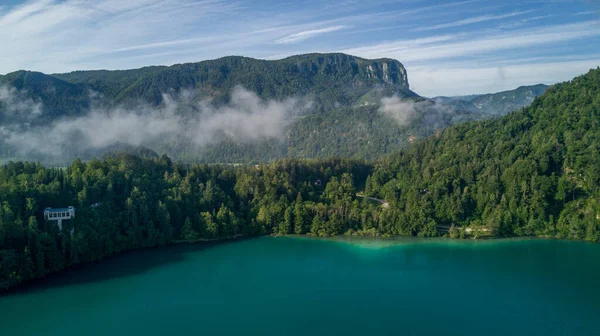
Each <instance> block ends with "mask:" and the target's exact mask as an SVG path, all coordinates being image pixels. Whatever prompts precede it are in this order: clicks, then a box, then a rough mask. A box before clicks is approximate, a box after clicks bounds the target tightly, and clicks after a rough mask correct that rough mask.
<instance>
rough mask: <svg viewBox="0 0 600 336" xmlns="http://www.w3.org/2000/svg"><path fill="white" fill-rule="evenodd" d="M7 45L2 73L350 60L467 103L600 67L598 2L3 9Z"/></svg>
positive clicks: (266, 1) (2, 38) (193, 1)
mask: <svg viewBox="0 0 600 336" xmlns="http://www.w3.org/2000/svg"><path fill="white" fill-rule="evenodd" d="M0 46H1V48H2V52H0V73H8V72H12V71H15V70H19V69H27V70H37V71H43V72H46V73H55V72H67V71H72V70H78V69H127V68H136V67H142V66H146V65H159V64H161V65H170V64H175V63H183V62H196V61H201V60H206V59H213V58H218V57H222V56H227V55H243V56H249V57H255V58H264V59H279V58H283V57H286V56H290V55H294V54H300V53H309V52H345V53H349V54H353V55H357V56H362V57H367V58H380V57H389V58H395V59H397V60H399V61H400V62H402V63H403V64H404V65H405V67H406V68H407V70H408V79H409V82H410V84H411V88H412V89H413V90H414V91H416V92H417V93H419V94H421V95H425V96H435V95H459V94H470V93H484V92H495V91H500V90H505V89H512V88H515V87H517V86H519V85H526V84H536V83H540V82H542V83H548V84H551V83H555V82H558V81H563V80H568V79H570V78H572V77H574V76H576V75H578V74H581V73H584V72H586V71H587V70H588V69H590V68H595V67H597V66H600V1H598V0H581V1H578V0H520V1H515V0H502V1H497V0H466V1H464V0H463V1H460V0H455V1H431V0H397V1H394V0H371V1H357V0H333V1H317V0H307V1H286V0H282V1H275V0H258V1H236V0H230V1H225V0H130V1H126V0H105V1H99V0H31V1H16V0H8V1H7V0H0Z"/></svg>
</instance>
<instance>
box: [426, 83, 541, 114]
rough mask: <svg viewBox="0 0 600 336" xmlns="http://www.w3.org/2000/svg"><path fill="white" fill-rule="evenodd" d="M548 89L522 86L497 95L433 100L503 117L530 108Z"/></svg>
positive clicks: (436, 98) (538, 85) (537, 86)
mask: <svg viewBox="0 0 600 336" xmlns="http://www.w3.org/2000/svg"><path fill="white" fill-rule="evenodd" d="M547 89H548V85H544V84H537V85H531V86H520V87H518V88H516V89H514V90H508V91H502V92H497V93H488V94H478V95H469V96H456V97H444V96H441V97H435V98H433V100H435V101H437V102H440V103H442V104H447V105H451V106H455V107H456V108H460V109H464V110H468V111H472V112H477V111H479V112H482V113H485V114H486V115H490V116H502V115H505V114H507V113H509V112H511V111H515V110H518V109H520V108H522V107H525V106H529V104H531V102H532V101H533V100H534V99H535V98H536V97H538V96H539V95H541V94H543V93H544V92H545V91H546V90H547Z"/></svg>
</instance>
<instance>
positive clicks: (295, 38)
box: [275, 26, 347, 43]
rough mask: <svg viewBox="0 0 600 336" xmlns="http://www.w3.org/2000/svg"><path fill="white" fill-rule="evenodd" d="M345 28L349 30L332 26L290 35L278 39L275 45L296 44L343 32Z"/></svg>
mask: <svg viewBox="0 0 600 336" xmlns="http://www.w3.org/2000/svg"><path fill="white" fill-rule="evenodd" d="M345 28H347V27H346V26H332V27H326V28H321V29H313V30H307V31H302V32H299V33H295V34H292V35H288V36H286V37H282V38H280V39H278V40H277V41H275V43H296V42H300V41H303V40H306V39H309V38H312V37H315V36H317V35H322V34H327V33H333V32H336V31H338V30H342V29H345Z"/></svg>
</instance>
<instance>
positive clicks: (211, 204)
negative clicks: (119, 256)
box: [0, 154, 381, 288]
mask: <svg viewBox="0 0 600 336" xmlns="http://www.w3.org/2000/svg"><path fill="white" fill-rule="evenodd" d="M371 172H372V166H371V165H369V164H367V163H365V162H361V161H347V160H325V161H295V160H283V161H278V162H276V163H272V164H269V165H265V164H263V165H257V166H245V167H233V166H217V165H192V166H189V165H177V164H173V163H172V162H171V160H170V159H169V158H167V157H166V156H162V157H160V158H142V157H138V156H133V155H129V154H119V155H115V156H111V157H108V158H107V159H106V160H104V161H99V160H92V161H89V162H87V163H83V162H82V161H80V160H76V161H75V162H73V163H72V164H71V165H70V166H69V167H67V168H65V169H59V168H50V169H49V168H44V167H43V166H41V165H39V164H33V163H27V162H25V163H23V162H17V163H12V162H11V163H9V164H7V165H5V166H3V167H2V168H0V199H1V200H2V203H1V204H0V287H1V288H7V287H10V286H12V285H15V284H17V283H20V282H23V281H27V280H31V279H35V278H42V277H44V276H45V275H46V274H48V273H52V272H55V271H58V270H61V269H64V268H65V267H68V266H70V265H75V264H78V263H82V262H88V261H92V260H97V259H100V258H103V257H105V256H108V255H112V254H114V253H117V252H120V251H125V250H130V249H135V248H141V247H150V246H156V245H162V244H168V243H172V242H178V241H197V240H199V239H219V238H227V237H236V236H238V235H264V234H271V233H275V234H291V233H296V234H305V233H311V234H315V235H321V236H327V235H334V234H341V233H344V232H346V231H348V230H355V231H360V232H361V233H363V234H375V233H376V229H375V228H376V227H378V226H379V225H381V223H380V222H379V217H378V214H379V209H380V207H381V206H380V205H379V204H377V203H373V202H370V201H368V200H359V199H357V197H355V192H356V189H357V185H360V183H361V181H365V179H366V176H368V175H369V174H370V173H371ZM67 205H74V206H76V208H77V210H76V216H75V218H74V219H71V220H69V223H67V222H65V223H63V226H64V228H63V231H62V232H60V231H59V229H58V226H57V225H56V224H55V223H54V222H49V221H44V218H43V209H44V208H46V207H65V206H67ZM71 228H73V229H74V232H73V234H71V233H70V230H71Z"/></svg>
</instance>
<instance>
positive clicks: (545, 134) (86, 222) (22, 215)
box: [0, 68, 600, 288]
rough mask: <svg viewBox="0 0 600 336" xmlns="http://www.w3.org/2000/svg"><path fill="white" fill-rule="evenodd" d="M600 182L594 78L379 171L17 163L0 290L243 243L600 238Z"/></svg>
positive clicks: (356, 163) (9, 167)
mask: <svg viewBox="0 0 600 336" xmlns="http://www.w3.org/2000/svg"><path fill="white" fill-rule="evenodd" d="M140 154H144V152H140ZM145 154H152V153H151V152H148V153H145ZM599 183H600V68H599V69H597V70H592V71H590V72H589V73H588V74H586V75H584V76H581V77H578V78H575V79H574V80H573V81H570V82H566V83H562V84H558V85H555V86H553V87H551V88H550V89H548V91H547V92H546V93H545V94H543V95H542V96H541V97H539V98H537V99H536V100H535V101H534V102H533V103H532V105H531V106H529V107H527V108H524V109H522V110H520V111H516V112H513V113H510V114H509V115H507V116H505V117H503V118H500V119H496V120H488V121H480V122H467V123H464V124H461V125H458V126H453V127H450V128H448V129H446V130H443V131H440V132H438V133H437V134H435V135H433V136H431V137H429V138H427V139H425V140H424V141H416V142H415V143H414V144H413V145H411V146H410V147H409V148H408V149H406V150H403V151H400V152H398V153H397V154H394V155H392V156H389V157H387V158H385V159H383V160H379V161H375V162H374V163H371V162H368V161H360V160H347V159H344V160H342V159H323V160H293V159H285V160H278V161H274V162H272V163H269V164H260V165H240V166H233V165H208V164H195V165H185V164H175V163H173V162H172V161H171V159H169V158H168V157H167V156H165V155H163V156H160V157H159V156H156V155H145V156H144V155H141V156H136V155H131V154H115V155H112V156H109V157H107V158H106V159H104V160H102V161H100V160H91V161H88V162H82V161H81V160H76V161H74V162H73V163H71V164H70V165H69V166H68V167H65V168H45V167H44V166H42V165H40V164H36V163H28V162H10V163H8V164H6V165H4V166H2V167H1V168H0V201H1V204H0V287H2V288H8V287H11V286H13V285H16V284H18V283H21V282H24V281H28V280H31V279H35V278H42V277H44V276H45V275H47V274H49V273H52V272H55V271H58V270H61V269H64V268H65V267H68V266H70V265H75V264H78V263H82V262H87V261H91V260H96V259H100V258H103V257H105V256H108V255H111V254H114V253H117V252H120V251H125V250H130V249H135V248H140V247H149V246H155V245H162V244H168V243H173V242H180V241H197V240H201V239H220V238H227V237H236V236H238V235H264V234H290V233H296V234H310V235H317V236H330V235H337V234H355V235H384V236H391V235H409V236H425V237H429V236H439V235H445V234H448V235H449V236H451V237H464V236H466V235H469V236H475V237H477V236H480V235H484V234H485V235H494V236H530V235H540V236H549V237H558V238H568V239H587V240H591V241H598V240H600V203H599V197H600V188H599V187H598V186H599ZM361 191H364V193H365V195H367V196H369V195H371V196H375V197H378V198H379V199H383V200H385V201H387V203H386V204H381V203H380V202H376V201H374V200H370V199H368V198H366V197H361V196H357V192H361ZM68 205H74V206H76V207H77V214H76V217H75V218H74V219H72V220H70V222H69V223H66V224H65V228H64V230H63V231H62V232H59V230H58V227H57V226H56V225H55V224H53V223H52V222H48V221H44V220H43V216H42V211H43V209H44V208H45V207H65V206H68ZM71 229H74V231H73V233H72V234H71V233H70V232H71Z"/></svg>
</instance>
